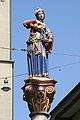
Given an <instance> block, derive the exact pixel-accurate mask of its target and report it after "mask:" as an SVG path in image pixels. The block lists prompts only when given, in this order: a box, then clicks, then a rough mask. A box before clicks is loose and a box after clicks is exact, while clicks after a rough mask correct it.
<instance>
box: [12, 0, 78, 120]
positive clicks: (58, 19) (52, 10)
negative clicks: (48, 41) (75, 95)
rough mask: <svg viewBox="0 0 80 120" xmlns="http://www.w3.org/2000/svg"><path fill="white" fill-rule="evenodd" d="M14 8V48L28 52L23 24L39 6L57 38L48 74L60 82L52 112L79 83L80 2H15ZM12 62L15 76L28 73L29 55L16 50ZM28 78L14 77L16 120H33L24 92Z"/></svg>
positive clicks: (68, 0) (75, 0) (54, 0)
mask: <svg viewBox="0 0 80 120" xmlns="http://www.w3.org/2000/svg"><path fill="white" fill-rule="evenodd" d="M11 7H12V12H11V21H12V24H11V25H12V47H13V48H25V49H26V40H27V38H28V35H29V30H27V29H25V28H24V27H23V21H24V20H26V19H33V18H35V16H34V12H35V10H36V8H38V7H41V8H43V9H44V11H45V13H46V19H45V23H46V24H47V26H48V27H49V28H50V29H51V30H52V32H53V35H54V46H53V53H52V54H51V55H50V56H49V68H54V69H52V70H50V71H49V75H50V77H51V78H53V79H55V80H57V81H58V83H57V84H56V94H55V99H54V101H53V103H52V106H51V109H50V111H51V110H52V109H53V108H54V107H55V106H56V105H57V104H58V103H59V102H60V101H61V100H62V99H63V98H64V96H66V95H67V94H68V93H69V92H70V90H71V89H72V88H73V87H74V86H75V85H76V84H77V83H78V82H79V81H80V56H78V55H80V0H24V1H20V0H12V6H11ZM57 53H58V54H57ZM61 54H64V55H61ZM75 55H76V56H75ZM12 59H13V60H14V61H15V65H14V76H15V75H20V74H24V73H27V61H26V52H20V51H14V52H12ZM26 78H27V75H23V76H20V77H15V78H14V120H21V119H23V120H29V119H30V118H29V117H28V115H29V110H28V107H27V103H26V102H24V101H23V91H22V90H21V87H22V86H23V85H24V79H26Z"/></svg>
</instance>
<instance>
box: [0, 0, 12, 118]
mask: <svg viewBox="0 0 80 120" xmlns="http://www.w3.org/2000/svg"><path fill="white" fill-rule="evenodd" d="M10 47H11V1H10V0H0V120H13V77H12V76H13V64H14V62H13V61H12V60H11V51H10V50H8V49H6V48H10Z"/></svg>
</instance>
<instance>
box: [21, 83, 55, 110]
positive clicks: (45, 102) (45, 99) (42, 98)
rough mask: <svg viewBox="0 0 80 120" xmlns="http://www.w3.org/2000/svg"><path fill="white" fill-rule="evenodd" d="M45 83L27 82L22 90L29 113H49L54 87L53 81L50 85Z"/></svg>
mask: <svg viewBox="0 0 80 120" xmlns="http://www.w3.org/2000/svg"><path fill="white" fill-rule="evenodd" d="M40 82H41V83H40ZM47 82H48V81H47ZM47 82H46V81H45V82H43V83H42V81H39V83H38V82H35V81H34V83H35V84H33V82H29V83H27V84H25V86H24V87H23V88H22V89H23V91H24V95H23V100H24V101H26V102H28V107H29V110H30V112H35V111H44V112H48V111H49V108H50V105H51V103H52V101H53V98H54V94H55V87H54V84H53V81H52V83H50V84H51V85H49V84H48V83H47Z"/></svg>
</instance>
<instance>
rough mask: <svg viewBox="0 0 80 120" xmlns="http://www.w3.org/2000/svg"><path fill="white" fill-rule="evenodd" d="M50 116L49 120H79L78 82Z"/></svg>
mask: <svg viewBox="0 0 80 120" xmlns="http://www.w3.org/2000/svg"><path fill="white" fill-rule="evenodd" d="M50 114H51V119H50V120H80V82H79V83H78V84H77V85H76V86H75V87H74V89H73V90H72V91H71V92H70V93H69V94H68V95H67V96H66V97H65V98H64V99H63V100H62V101H61V102H60V103H59V104H58V105H57V106H56V107H55V108H54V109H53V110H52V112H51V113H50Z"/></svg>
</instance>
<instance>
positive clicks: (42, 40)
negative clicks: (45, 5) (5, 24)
mask: <svg viewBox="0 0 80 120" xmlns="http://www.w3.org/2000/svg"><path fill="white" fill-rule="evenodd" d="M35 16H36V19H32V20H26V21H24V23H23V25H24V27H26V28H27V29H30V35H29V38H28V40H27V42H26V43H27V62H28V73H29V77H34V76H35V77H48V54H49V53H51V51H52V46H53V35H52V32H51V31H50V30H49V28H47V27H46V24H45V23H44V19H45V13H44V11H43V9H42V8H38V9H37V10H36V12H35Z"/></svg>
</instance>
